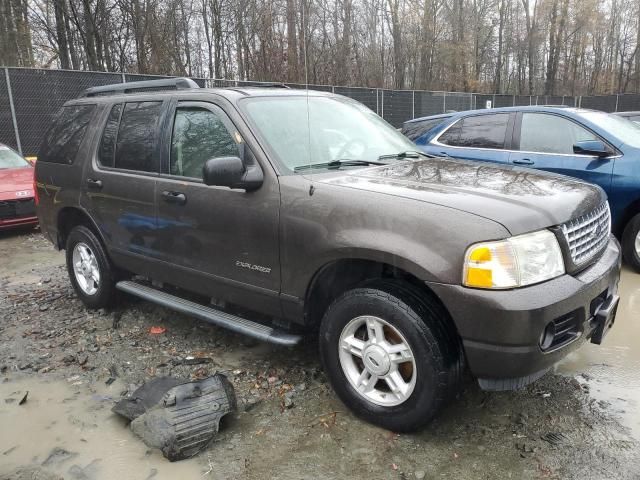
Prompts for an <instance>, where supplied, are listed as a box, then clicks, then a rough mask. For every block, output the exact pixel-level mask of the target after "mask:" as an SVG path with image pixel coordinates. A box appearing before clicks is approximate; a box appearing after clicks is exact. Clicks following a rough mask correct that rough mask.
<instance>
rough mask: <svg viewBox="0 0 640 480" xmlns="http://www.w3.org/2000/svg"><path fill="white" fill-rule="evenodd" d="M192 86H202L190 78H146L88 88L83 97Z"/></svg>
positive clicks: (180, 88) (178, 88)
mask: <svg viewBox="0 0 640 480" xmlns="http://www.w3.org/2000/svg"><path fill="white" fill-rule="evenodd" d="M190 88H200V86H199V85H198V84H197V83H196V82H194V81H193V80H191V79H190V78H185V77H179V78H163V79H160V80H145V81H142V82H126V83H115V84H113V85H103V86H100V87H91V88H87V89H86V90H85V91H84V92H83V93H82V95H80V96H81V97H96V96H101V95H116V94H124V93H135V91H136V90H171V89H175V90H185V89H190Z"/></svg>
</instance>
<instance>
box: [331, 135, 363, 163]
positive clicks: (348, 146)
mask: <svg viewBox="0 0 640 480" xmlns="http://www.w3.org/2000/svg"><path fill="white" fill-rule="evenodd" d="M356 145H361V146H362V153H364V152H365V150H366V149H367V144H366V143H364V140H362V139H360V138H354V139H352V140H348V141H347V143H345V144H344V145H343V146H342V148H341V149H340V151H339V152H338V154H337V155H336V159H337V160H340V159H342V158H344V157H345V156H347V153H348V152H349V151H350V150H351V148H352V147H354V146H356ZM347 157H348V156H347Z"/></svg>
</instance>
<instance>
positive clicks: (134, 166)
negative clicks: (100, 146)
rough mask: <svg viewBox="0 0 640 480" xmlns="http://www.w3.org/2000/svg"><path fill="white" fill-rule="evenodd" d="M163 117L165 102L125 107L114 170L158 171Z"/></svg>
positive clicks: (128, 104) (117, 139)
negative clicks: (156, 147) (157, 149)
mask: <svg viewBox="0 0 640 480" xmlns="http://www.w3.org/2000/svg"><path fill="white" fill-rule="evenodd" d="M161 114H162V102H134V103H126V104H125V106H124V110H123V111H122V118H121V119H120V127H119V128H118V134H117V137H116V154H115V160H114V165H113V166H114V167H115V168H121V169H124V170H137V171H140V172H156V171H157V170H158V160H157V157H156V154H155V146H156V136H157V135H156V134H157V130H158V121H159V120H160V115H161ZM107 153H108V152H107Z"/></svg>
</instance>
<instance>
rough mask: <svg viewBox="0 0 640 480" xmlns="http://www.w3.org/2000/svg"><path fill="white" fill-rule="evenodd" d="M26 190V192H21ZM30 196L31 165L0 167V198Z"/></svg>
mask: <svg viewBox="0 0 640 480" xmlns="http://www.w3.org/2000/svg"><path fill="white" fill-rule="evenodd" d="M27 191H28V193H23V192H27ZM18 192H19V193H18ZM32 196H33V168H32V167H25V168H6V169H0V200H14V199H16V198H28V197H32Z"/></svg>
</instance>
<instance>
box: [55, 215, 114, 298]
mask: <svg viewBox="0 0 640 480" xmlns="http://www.w3.org/2000/svg"><path fill="white" fill-rule="evenodd" d="M66 259H67V272H68V273H69V279H70V280H71V284H72V285H73V288H74V290H75V291H76V294H77V295H78V298H80V300H82V303H84V304H85V306H86V307H87V308H91V309H96V308H105V307H108V306H109V305H111V304H112V302H113V299H114V296H115V291H116V290H115V273H114V269H113V267H112V266H111V263H110V262H109V258H108V257H107V254H106V252H105V250H104V248H103V247H102V243H101V242H100V240H99V239H98V238H97V237H96V235H95V234H94V233H93V232H92V231H91V230H90V229H89V228H87V227H85V226H83V225H79V226H77V227H74V228H73V229H72V230H71V232H70V233H69V236H68V237H67V244H66Z"/></svg>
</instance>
